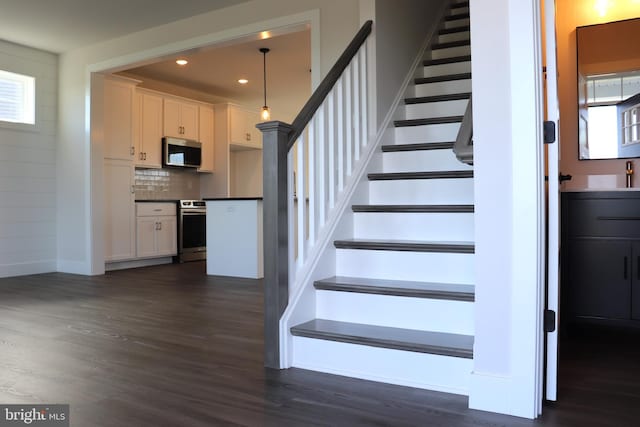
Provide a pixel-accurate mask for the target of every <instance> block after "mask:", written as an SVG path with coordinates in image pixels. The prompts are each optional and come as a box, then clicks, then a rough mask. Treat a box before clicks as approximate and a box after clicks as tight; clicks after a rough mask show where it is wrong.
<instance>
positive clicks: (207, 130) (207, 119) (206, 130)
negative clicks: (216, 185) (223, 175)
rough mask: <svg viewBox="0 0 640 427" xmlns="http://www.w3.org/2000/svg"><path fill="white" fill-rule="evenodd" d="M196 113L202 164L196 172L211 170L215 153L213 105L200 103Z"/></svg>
mask: <svg viewBox="0 0 640 427" xmlns="http://www.w3.org/2000/svg"><path fill="white" fill-rule="evenodd" d="M198 113H199V114H198V115H199V121H200V123H199V124H200V143H201V144H202V164H201V166H200V168H199V169H198V172H213V169H214V168H213V165H214V154H215V153H214V146H213V144H214V141H213V126H214V123H213V122H214V112H213V106H211V105H205V104H201V105H200V106H199V107H198Z"/></svg>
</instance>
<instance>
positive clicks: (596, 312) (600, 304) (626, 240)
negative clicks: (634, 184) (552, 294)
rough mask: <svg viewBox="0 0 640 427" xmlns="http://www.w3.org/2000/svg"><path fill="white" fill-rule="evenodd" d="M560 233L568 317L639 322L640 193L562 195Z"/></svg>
mask: <svg viewBox="0 0 640 427" xmlns="http://www.w3.org/2000/svg"><path fill="white" fill-rule="evenodd" d="M561 230H562V264H561V266H562V267H561V272H562V287H561V292H562V295H563V297H562V299H563V309H564V310H565V311H564V315H568V316H569V317H570V318H571V320H584V319H606V320H609V321H618V322H620V321H631V320H640V192H636V191H603V192H567V193H563V194H562V226H561ZM625 323H626V322H625Z"/></svg>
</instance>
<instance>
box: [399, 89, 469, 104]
mask: <svg viewBox="0 0 640 427" xmlns="http://www.w3.org/2000/svg"><path fill="white" fill-rule="evenodd" d="M469 98H471V93H470V92H464V93H452V94H449V95H435V96H421V97H419V98H405V100H404V103H405V104H426V103H429V102H442V101H459V100H461V99H469Z"/></svg>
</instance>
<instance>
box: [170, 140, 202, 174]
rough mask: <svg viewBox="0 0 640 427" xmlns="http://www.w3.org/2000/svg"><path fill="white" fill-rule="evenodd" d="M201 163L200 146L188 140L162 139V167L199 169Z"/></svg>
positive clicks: (196, 142)
mask: <svg viewBox="0 0 640 427" xmlns="http://www.w3.org/2000/svg"><path fill="white" fill-rule="evenodd" d="M201 163H202V144H201V143H199V142H198V141H191V140H188V139H180V138H171V137H164V138H162V164H163V165H164V166H173V167H182V168H199V167H200V164H201Z"/></svg>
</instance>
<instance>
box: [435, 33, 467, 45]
mask: <svg viewBox="0 0 640 427" xmlns="http://www.w3.org/2000/svg"><path fill="white" fill-rule="evenodd" d="M470 37H471V33H470V32H469V31H460V32H457V33H450V34H440V35H439V36H438V43H448V42H457V41H459V40H470Z"/></svg>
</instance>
